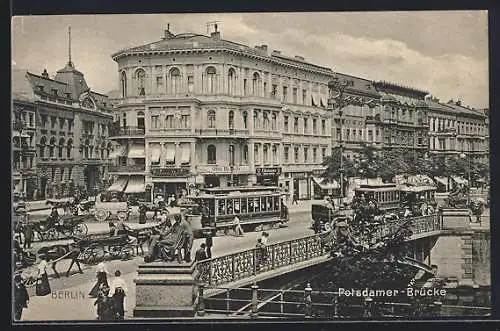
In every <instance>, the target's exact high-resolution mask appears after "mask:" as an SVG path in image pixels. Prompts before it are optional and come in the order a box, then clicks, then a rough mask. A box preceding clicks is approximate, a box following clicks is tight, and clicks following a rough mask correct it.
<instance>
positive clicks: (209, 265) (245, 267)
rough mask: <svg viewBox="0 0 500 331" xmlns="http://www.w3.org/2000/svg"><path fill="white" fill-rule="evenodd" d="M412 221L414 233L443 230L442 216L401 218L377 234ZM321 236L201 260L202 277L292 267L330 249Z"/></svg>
mask: <svg viewBox="0 0 500 331" xmlns="http://www.w3.org/2000/svg"><path fill="white" fill-rule="evenodd" d="M408 221H411V224H412V228H413V234H421V233H425V232H430V231H435V230H439V229H440V228H441V227H440V220H439V216H438V215H429V216H422V217H415V218H411V219H404V220H397V221H393V222H389V223H386V224H384V225H381V226H380V228H378V229H377V230H376V235H375V237H379V238H380V237H383V236H386V235H389V234H391V233H393V232H394V231H396V230H397V229H398V228H399V227H400V226H401V225H402V224H403V223H405V222H408ZM321 240H322V236H321V235H312V236H307V237H304V238H299V239H293V240H289V241H283V242H278V243H275V244H269V245H267V246H265V247H264V248H252V249H249V250H245V251H240V252H236V253H232V254H228V255H225V256H221V257H217V258H213V259H210V260H206V261H201V262H198V271H199V277H200V280H201V281H202V282H204V283H205V284H209V285H221V284H227V283H231V282H234V281H237V280H241V279H245V278H248V277H253V276H256V275H258V274H262V273H264V272H267V271H271V270H275V269H278V268H280V267H285V266H291V265H294V264H296V263H299V262H303V261H308V260H310V259H312V258H315V257H319V256H324V255H326V254H328V252H327V251H326V250H325V248H324V247H323V245H322V243H321Z"/></svg>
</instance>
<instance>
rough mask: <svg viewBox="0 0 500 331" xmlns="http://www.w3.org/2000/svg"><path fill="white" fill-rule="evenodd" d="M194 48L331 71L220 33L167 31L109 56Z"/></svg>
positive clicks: (115, 57)
mask: <svg viewBox="0 0 500 331" xmlns="http://www.w3.org/2000/svg"><path fill="white" fill-rule="evenodd" d="M264 46H265V45H264ZM196 49H229V50H233V51H238V52H242V53H244V54H248V55H254V56H262V57H267V58H269V59H276V60H277V61H280V62H282V63H287V64H293V65H304V66H309V67H311V69H313V70H322V71H328V72H332V70H331V69H330V68H327V67H322V66H318V65H315V64H312V63H309V62H306V61H305V60H304V59H303V58H297V57H288V56H285V55H282V54H281V52H279V51H273V52H272V53H271V54H268V51H267V46H266V47H265V48H261V47H255V48H252V47H249V46H247V45H243V44H239V43H235V42H232V41H229V40H224V39H221V38H220V33H217V34H212V36H206V35H201V34H196V33H181V34H178V35H173V34H171V33H168V36H166V37H164V38H162V39H161V40H159V41H155V42H152V43H149V44H145V45H141V46H136V47H130V48H126V49H122V50H120V51H118V52H116V53H114V54H112V55H111V57H112V58H113V59H114V60H117V59H118V58H120V57H121V56H123V55H126V54H132V53H142V52H161V51H175V50H196Z"/></svg>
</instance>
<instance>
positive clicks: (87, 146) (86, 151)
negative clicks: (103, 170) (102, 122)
mask: <svg viewBox="0 0 500 331" xmlns="http://www.w3.org/2000/svg"><path fill="white" fill-rule="evenodd" d="M83 152H84V154H83V155H84V157H85V158H86V159H88V158H89V140H88V139H86V140H85V143H84V146H83Z"/></svg>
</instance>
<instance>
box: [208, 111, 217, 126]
mask: <svg viewBox="0 0 500 331" xmlns="http://www.w3.org/2000/svg"><path fill="white" fill-rule="evenodd" d="M208 127H209V128H211V129H213V128H215V110H210V111H209V112H208Z"/></svg>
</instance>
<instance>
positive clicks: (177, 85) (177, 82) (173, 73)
mask: <svg viewBox="0 0 500 331" xmlns="http://www.w3.org/2000/svg"><path fill="white" fill-rule="evenodd" d="M180 90H181V72H180V70H179V69H178V68H172V69H171V70H170V93H171V94H177V93H179V92H180Z"/></svg>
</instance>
